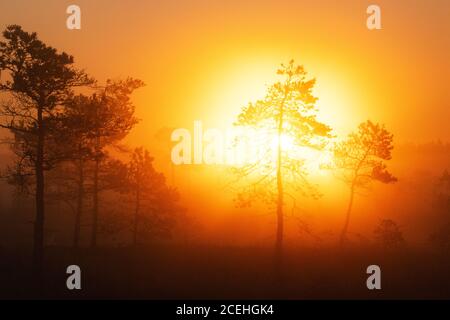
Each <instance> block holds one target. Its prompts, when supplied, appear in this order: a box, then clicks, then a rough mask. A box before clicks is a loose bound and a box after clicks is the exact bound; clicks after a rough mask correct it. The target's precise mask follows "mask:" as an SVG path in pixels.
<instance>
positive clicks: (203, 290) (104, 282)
mask: <svg viewBox="0 0 450 320" xmlns="http://www.w3.org/2000/svg"><path fill="white" fill-rule="evenodd" d="M0 72H1V77H0V99H1V104H0V128H1V129H2V131H3V132H2V134H4V135H2V137H4V139H3V140H2V144H1V145H0V148H1V149H2V150H1V155H5V156H4V157H2V159H1V163H0V164H1V171H0V177H1V179H2V181H1V189H0V190H1V194H2V198H1V200H2V202H3V201H4V199H5V198H9V199H10V201H9V202H10V205H9V206H7V205H5V204H3V203H1V206H0V210H1V212H0V216H2V217H1V220H0V232H1V233H2V234H3V235H9V236H4V239H6V240H4V241H3V242H4V243H2V242H0V270H2V271H1V275H0V278H1V283H2V287H3V288H5V289H1V290H0V297H45V298H54V297H64V298H73V297H75V298H76V297H85V298H99V297H113V298H117V297H122V298H123V297H138V298H330V297H334V298H345V297H352V298H380V297H382V298H407V297H426V298H430V297H431V298H448V297H450V278H449V277H448V275H447V272H446V270H448V267H450V257H449V250H450V174H449V173H448V164H449V159H450V145H449V144H448V143H445V142H444V143H443V142H438V143H434V144H429V145H409V146H408V145H402V146H400V147H399V148H398V149H399V150H398V153H395V152H396V151H397V144H395V141H394V135H393V134H392V133H391V132H390V131H389V129H388V128H386V127H385V126H384V125H383V124H382V122H383V119H377V120H376V121H374V120H373V119H372V120H367V121H364V122H362V123H361V124H360V125H359V126H358V127H357V128H355V129H354V130H349V131H351V133H350V134H349V135H348V136H342V137H340V136H337V135H336V134H335V133H334V131H333V128H332V127H331V126H330V125H328V124H326V123H325V121H322V120H321V119H320V118H319V117H318V108H317V105H316V102H317V100H318V99H320V96H319V97H316V96H315V95H314V86H315V84H316V80H315V79H314V78H312V77H311V78H310V77H309V76H308V74H307V72H306V70H305V68H304V66H302V65H297V64H296V63H295V61H294V60H291V61H289V62H288V63H286V64H281V67H280V68H279V69H278V70H277V71H276V75H277V77H278V79H279V80H278V81H276V82H275V83H273V84H272V85H270V86H268V87H267V90H266V93H265V96H264V97H263V98H261V99H259V100H255V101H250V102H249V104H248V105H247V106H244V107H243V108H242V110H241V112H240V114H238V115H236V121H235V123H234V124H230V125H234V126H238V127H250V128H252V129H255V130H257V131H258V132H265V133H268V135H266V137H269V140H268V141H259V143H261V145H262V147H263V148H265V149H264V152H262V153H261V154H260V155H261V156H260V157H259V158H257V159H255V160H254V161H253V162H251V163H245V164H244V165H236V166H230V167H229V168H226V172H225V173H224V175H225V176H226V179H227V185H228V186H230V187H229V188H226V191H225V192H226V193H229V194H231V195H232V197H234V200H235V201H234V204H235V205H236V207H237V208H238V210H237V213H236V212H234V213H233V215H232V216H231V218H230V219H234V220H231V221H232V222H231V224H230V225H229V226H228V228H230V229H229V232H230V233H231V234H232V236H231V238H233V237H238V233H236V234H235V235H233V232H234V228H236V229H237V228H238V226H239V225H240V224H242V225H245V228H246V230H249V231H248V234H249V237H250V238H251V237H252V235H253V233H252V232H251V231H252V230H251V228H252V224H253V220H250V221H251V222H250V223H247V224H244V222H243V220H245V218H242V221H241V220H240V216H245V215H247V212H246V211H245V210H253V212H257V213H258V214H264V215H265V214H269V215H270V217H271V218H274V220H271V223H265V222H261V221H257V222H255V224H254V226H255V229H258V228H260V225H261V224H262V225H264V227H261V228H262V230H263V231H262V232H263V233H264V235H265V238H266V239H269V240H268V241H265V242H264V243H263V244H262V245H258V246H255V245H246V244H244V243H239V241H238V240H236V241H234V242H227V240H229V239H227V238H224V239H223V240H222V241H221V242H219V243H220V244H219V245H214V244H212V243H210V241H209V240H208V237H207V236H204V235H202V223H203V224H205V225H206V228H207V227H208V226H207V224H208V222H207V221H208V220H207V217H202V214H207V213H208V211H210V210H214V208H211V207H208V206H207V205H206V203H207V201H210V200H211V201H214V199H213V198H214V194H213V193H212V191H211V196H210V198H211V199H206V198H207V195H208V192H209V190H208V187H205V190H203V192H204V195H205V198H204V199H196V200H195V201H196V204H197V206H203V203H205V205H204V206H205V208H206V209H205V211H204V212H202V214H199V213H197V212H192V211H195V207H194V208H192V206H191V204H192V203H193V201H194V200H193V199H187V200H186V199H184V198H183V188H178V187H177V184H178V183H179V180H178V179H180V180H181V179H182V178H178V177H177V176H176V170H177V169H178V168H174V165H173V163H170V164H169V165H170V168H171V172H170V173H169V174H167V173H165V172H163V171H162V170H161V171H160V170H158V169H157V166H156V165H155V158H156V157H161V158H163V157H168V155H169V154H170V147H171V146H172V144H171V142H170V133H171V131H172V130H171V129H169V128H167V127H166V128H161V129H159V130H156V129H158V128H155V131H158V132H157V134H156V136H155V137H154V138H156V139H157V140H159V141H160V142H161V144H162V145H163V148H164V150H165V151H164V153H163V154H161V153H158V152H155V153H154V152H153V151H152V150H149V149H148V148H146V147H145V141H143V142H142V144H141V145H138V146H131V145H129V144H126V143H124V141H125V140H126V138H127V136H128V135H129V134H130V132H132V130H133V129H134V128H135V126H137V125H138V124H139V121H140V119H138V117H137V116H136V114H135V108H136V106H135V105H134V102H133V94H135V92H138V91H139V90H141V89H142V88H144V87H145V85H146V84H144V82H143V81H141V80H139V79H135V78H132V77H125V78H123V79H119V80H118V79H115V78H114V75H111V80H107V81H106V82H105V83H99V82H98V81H97V80H95V78H94V77H93V76H92V75H89V74H88V73H87V72H86V71H85V70H84V69H82V68H79V67H78V66H76V65H75V59H74V57H73V56H71V55H69V54H67V53H65V52H60V51H58V50H57V49H55V48H53V47H51V46H49V45H47V44H46V43H44V42H43V41H41V40H40V39H39V38H38V35H37V34H36V33H29V32H27V31H25V30H23V29H22V27H21V26H18V25H10V26H8V27H7V28H6V29H5V30H4V31H3V39H2V41H0ZM112 79H115V80H112ZM156 107H157V106H155V108H156ZM367 118H370V115H367ZM378 121H380V122H378ZM394 145H395V146H396V148H395V149H394ZM304 149H312V150H314V152H319V153H320V152H323V153H326V154H328V155H329V158H328V161H326V162H324V163H323V164H322V166H321V168H320V170H323V171H325V172H329V173H331V174H332V176H333V177H334V178H335V179H336V180H338V181H341V182H342V183H337V184H333V188H334V186H338V187H339V188H340V189H339V190H342V191H343V192H342V195H346V197H347V198H346V199H345V200H344V202H345V203H346V204H347V208H346V210H344V209H342V208H343V207H342V206H334V205H333V206H332V207H333V208H332V209H333V211H334V212H335V214H336V216H338V217H339V218H338V222H337V223H333V224H329V225H328V224H327V222H326V221H325V222H324V223H322V225H321V227H322V231H320V230H319V228H316V227H315V225H314V223H313V222H311V220H310V219H308V218H307V216H305V214H304V212H305V211H308V212H311V214H312V215H316V216H321V215H324V212H325V211H326V210H322V209H321V208H320V205H319V203H321V201H322V199H323V195H324V194H326V193H327V192H330V190H329V188H321V185H320V183H316V182H315V180H314V178H313V177H312V174H311V172H310V169H309V167H308V165H307V162H308V161H310V159H308V158H307V157H306V156H304V155H305V154H306V153H303V151H302V150H304ZM433 150H434V151H433ZM423 154H426V155H427V156H428V157H430V158H431V159H432V161H433V162H434V163H436V168H437V169H438V174H429V173H428V172H420V171H416V172H415V173H414V174H413V175H409V176H408V175H406V174H404V172H405V169H404V167H406V166H407V165H409V164H408V162H412V161H413V160H411V159H413V158H414V157H420V156H421V155H423ZM397 156H398V158H399V160H397V161H398V162H397V163H395V162H394V161H395V160H396V157H397ZM414 162H415V163H418V164H419V165H422V163H421V162H423V166H424V167H425V169H426V168H427V167H426V166H428V164H429V163H430V160H429V159H425V160H423V159H421V160H417V161H416V160H414ZM438 162H439V163H438ZM391 163H392V165H391ZM403 164H404V165H403ZM388 166H389V170H388ZM189 170H198V171H202V172H206V175H208V171H207V170H209V169H208V168H205V167H204V166H203V165H202V166H192V169H189ZM205 170H206V171H205ZM166 175H167V177H166ZM169 175H170V177H169ZM414 175H415V176H414ZM180 177H183V176H182V175H180ZM194 179H195V178H194ZM402 179H403V181H402ZM375 182H379V183H378V185H377V188H376V190H372V188H373V185H375ZM333 183H334V182H333ZM398 185H400V187H399V186H398ZM404 188H409V189H408V190H405V189H404ZM372 192H373V193H376V194H377V195H378V196H379V199H380V198H381V199H383V201H384V202H385V204H386V205H392V207H390V208H389V212H393V211H396V210H404V211H405V212H410V211H411V212H413V211H412V210H415V209H417V211H421V212H414V217H415V218H414V219H416V220H417V219H418V218H417V217H422V216H427V217H428V218H427V219H426V220H427V224H428V225H427V228H428V233H426V234H423V235H422V236H419V238H420V237H422V238H425V239H426V241H425V242H422V243H420V244H418V242H417V241H409V240H408V237H407V236H406V233H404V229H405V228H406V229H407V228H408V226H406V227H405V226H403V225H402V223H399V222H398V221H396V220H395V219H394V218H392V217H390V216H389V215H386V214H383V212H382V210H383V206H382V204H380V206H379V207H378V206H377V207H376V208H378V209H374V210H379V211H380V212H378V213H379V214H377V215H376V221H378V222H375V223H373V222H372V223H371V224H370V226H369V227H368V228H365V229H364V228H363V231H362V232H361V231H355V232H353V231H352V230H353V226H352V224H351V223H350V222H351V217H352V218H353V216H354V215H364V214H366V212H365V211H370V210H369V209H368V208H370V207H374V206H373V205H372V206H371V205H370V204H368V203H367V201H366V200H364V196H365V195H367V194H369V193H372ZM5 195H6V196H5ZM418 199H423V201H420V200H418ZM216 200H217V204H216V206H220V202H219V200H218V199H216ZM359 201H364V203H363V204H362V205H358V202H359ZM415 201H418V202H420V207H416V206H415V204H416V202H415ZM311 203H312V204H311ZM424 203H426V204H424ZM304 207H308V209H307V210H305V209H304ZM414 208H415V209H414ZM67 213H68V214H67ZM19 216H20V217H28V218H29V219H30V220H31V221H28V222H31V224H30V223H24V222H23V221H21V222H19V223H17V219H18V218H17V217H19ZM203 218H204V219H206V220H203ZM255 219H257V218H255ZM414 219H412V220H414ZM49 220H50V221H51V225H52V227H49V222H48V221H49ZM419 220H420V219H419ZM15 221H16V222H15ZM205 221H206V222H205ZM264 221H266V220H264ZM416 223H417V224H420V222H417V221H416ZM18 225H20V227H17V226H18ZM256 226H258V227H256ZM287 226H289V228H287ZM292 226H294V228H295V230H296V231H295V232H292V230H293V228H292ZM224 228H225V227H224ZM55 229H56V230H57V231H56V230H55ZM355 229H357V230H358V228H355ZM323 230H327V231H323ZM330 230H331V231H330ZM58 232H59V233H62V234H64V235H65V237H64V238H65V240H64V241H61V242H59V241H58V238H57V237H54V236H53V235H54V234H55V233H58ZM422 233H424V232H422ZM293 234H295V236H297V238H296V239H297V240H295V241H292V237H293ZM418 234H420V231H417V232H416V231H414V236H415V237H417V235H418ZM30 235H31V237H30ZM27 237H28V239H31V241H24V239H25V238H27ZM0 239H2V238H0ZM59 239H61V237H60V238H59ZM324 239H325V240H324ZM234 240H235V239H234ZM236 243H237V244H236ZM293 243H294V244H297V243H298V244H299V246H297V245H293ZM233 244H234V245H233ZM374 261H375V262H376V264H379V265H381V266H382V268H383V269H384V270H386V275H385V278H384V279H386V280H383V281H386V283H391V285H390V286H389V285H388V284H386V286H387V289H386V290H385V291H384V292H383V295H382V294H380V293H375V292H369V291H367V289H366V287H365V277H366V273H365V269H366V267H367V266H368V265H370V264H373V262H374ZM414 261H428V262H427V263H424V264H420V265H417V264H414V266H412V263H413V262H414ZM70 264H77V265H80V266H81V268H82V269H83V272H84V273H85V274H86V280H83V281H85V283H86V289H85V290H83V292H81V293H78V295H77V293H71V292H67V291H66V290H65V288H64V286H65V280H64V277H65V276H66V274H65V267H67V266H68V265H70ZM405 272H406V274H407V276H405ZM433 273H434V276H433ZM412 278H413V279H414V281H412V280H410V279H412ZM24 287H25V289H24Z"/></svg>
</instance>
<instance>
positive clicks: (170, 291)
mask: <svg viewBox="0 0 450 320" xmlns="http://www.w3.org/2000/svg"><path fill="white" fill-rule="evenodd" d="M272 253H273V252H272V250H271V249H261V248H259V249H255V248H230V247H191V248H186V247H175V246H148V247H141V248H136V249H131V248H114V249H113V248H111V249H105V248H100V249H96V250H92V249H80V250H73V249H69V248H62V247H53V248H48V249H47V251H46V261H45V274H44V280H43V282H42V283H43V285H42V288H41V289H39V288H38V281H36V280H35V279H33V277H32V276H31V269H30V266H29V264H30V258H29V256H27V255H24V254H19V253H17V252H11V251H7V250H5V249H0V281H1V282H0V298H1V299H11V298H21V299H22V298H25V299H28V298H45V299H47V298H48V299H53V298H63V299H67V298H69V299H71V298H74V299H78V298H87V299H106V298H114V299H116V298H120V299H136V298H138V299H350V298H351V299H450V274H449V273H450V255H448V254H447V255H443V254H438V253H426V252H419V251H411V250H406V249H405V250H400V251H395V252H386V251H382V250H375V249H366V250H362V249H353V250H346V251H341V250H337V249H336V250H332V249H301V250H300V249H295V250H294V249H290V250H286V254H285V260H284V272H283V275H282V277H281V278H279V277H275V276H274V274H273V272H272V270H273V264H272ZM71 264H76V265H79V266H80V267H81V270H82V290H73V291H69V290H68V289H67V288H66V279H67V277H68V275H67V274H66V268H67V266H68V265H71ZM371 264H377V265H379V266H380V267H381V274H382V277H381V279H382V280H381V286H382V290H373V291H370V290H368V289H367V288H366V279H367V277H368V276H369V275H367V274H366V268H367V266H369V265H371Z"/></svg>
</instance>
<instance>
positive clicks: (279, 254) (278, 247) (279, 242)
mask: <svg viewBox="0 0 450 320" xmlns="http://www.w3.org/2000/svg"><path fill="white" fill-rule="evenodd" d="M283 105H284V101H283V103H282V104H281V105H280V114H279V120H278V132H277V134H278V137H277V138H278V145H277V194H278V198H277V235H276V242H275V268H276V271H277V272H280V270H281V265H282V259H283V228H284V216H283V175H282V172H281V167H282V146H281V138H282V133H283Z"/></svg>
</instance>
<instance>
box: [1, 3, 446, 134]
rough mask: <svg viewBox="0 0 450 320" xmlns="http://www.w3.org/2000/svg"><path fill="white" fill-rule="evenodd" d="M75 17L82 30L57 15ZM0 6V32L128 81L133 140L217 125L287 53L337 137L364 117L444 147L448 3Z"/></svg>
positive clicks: (266, 80) (259, 90) (260, 87)
mask: <svg viewBox="0 0 450 320" xmlns="http://www.w3.org/2000/svg"><path fill="white" fill-rule="evenodd" d="M73 3H76V4H78V5H79V6H80V7H81V10H82V30H80V31H69V30H67V29H66V27H65V19H66V17H67V15H66V14H65V9H66V7H67V6H68V5H69V4H73ZM371 3H372V2H368V1H324V0H321V1H267V0H258V1H253V0H251V1H248V0H247V1H237V0H231V1H230V0H227V1H209V0H203V1H198V0H194V1H192V0H191V1H180V0H176V1H140V0H131V1H118V0H108V1H103V0H96V1H81V0H80V1H75V2H74V1H59V0H53V1H49V0H46V1H44V0H43V1H33V2H31V1H22V0H18V1H2V2H1V4H0V21H1V27H2V28H4V27H5V26H6V25H7V24H11V23H16V24H20V25H22V26H23V27H24V28H25V30H29V31H37V32H38V33H39V36H40V37H41V39H43V40H44V41H46V42H47V43H49V44H51V45H53V46H55V47H57V48H58V49H63V50H66V51H67V52H69V53H71V54H73V55H74V56H75V58H76V63H77V64H78V66H80V67H83V68H85V69H86V70H87V71H88V72H89V73H90V74H92V75H93V76H95V77H96V78H98V79H99V80H104V79H105V78H107V77H113V78H115V77H125V76H128V75H130V76H134V77H138V78H141V79H142V80H144V81H145V82H146V83H147V87H146V88H144V89H141V90H139V92H138V93H137V94H136V95H135V101H136V105H137V113H138V116H139V117H140V118H142V119H143V121H142V122H141V124H140V125H139V126H138V127H137V128H136V130H134V132H133V133H132V134H131V136H130V139H131V141H132V142H137V141H147V142H151V141H150V140H151V139H153V135H154V133H155V132H156V131H157V130H158V129H159V128H160V127H162V126H184V127H188V128H190V127H192V121H193V120H195V119H199V120H202V121H203V122H204V123H205V125H206V126H219V127H223V126H225V123H228V122H231V121H233V120H234V119H235V116H236V114H237V113H238V112H239V110H240V108H241V107H242V106H243V105H245V104H246V103H247V102H248V101H249V100H254V99H255V98H256V97H258V96H260V95H262V94H263V93H264V89H265V85H267V84H270V82H271V81H272V80H273V79H274V71H275V70H276V68H277V66H278V65H279V63H281V62H286V61H288V60H289V59H290V58H294V59H296V61H297V62H299V63H301V64H303V65H304V66H305V68H306V70H307V71H308V72H309V74H310V75H311V76H313V77H316V78H317V87H316V91H315V93H316V95H317V96H318V97H319V103H318V107H319V108H320V110H321V111H320V117H321V118H322V119H323V120H324V121H325V122H328V123H329V124H330V125H332V126H333V127H334V128H335V130H336V133H337V134H346V133H347V132H349V131H350V130H352V129H353V128H354V127H355V126H356V125H357V123H359V122H361V121H363V120H365V119H366V118H371V119H373V120H375V121H380V122H384V123H386V124H387V126H388V128H390V129H391V130H392V131H393V132H394V134H395V136H396V138H397V139H398V140H397V141H426V140H430V139H437V138H441V139H443V140H449V138H450V126H448V123H447V122H448V119H450V94H449V90H448V89H449V85H448V78H449V76H450V62H449V60H448V54H449V52H450V26H449V20H448V17H449V12H450V2H448V1H445V0H443V1H432V2H429V1H376V3H377V4H379V5H380V6H381V9H382V27H383V30H380V31H369V30H368V29H367V28H366V25H365V21H366V20H365V19H366V13H365V10H366V8H367V6H368V5H369V4H371Z"/></svg>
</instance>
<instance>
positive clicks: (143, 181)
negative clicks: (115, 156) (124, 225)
mask: <svg viewBox="0 0 450 320" xmlns="http://www.w3.org/2000/svg"><path fill="white" fill-rule="evenodd" d="M126 187H127V188H126V192H127V193H129V194H131V195H132V197H133V198H134V216H133V224H132V225H133V227H132V233H133V245H134V246H136V245H137V244H138V235H139V227H141V228H145V229H147V230H148V229H153V230H159V231H168V228H169V227H170V226H171V225H172V224H173V221H174V214H176V213H178V212H180V211H182V210H181V208H180V207H178V205H177V201H178V193H177V192H176V191H175V189H173V188H170V187H168V186H167V184H166V179H165V177H164V175H163V174H162V173H159V172H157V171H156V170H155V168H154V167H153V157H151V156H150V153H149V152H148V151H147V150H145V149H144V148H142V147H140V148H136V149H135V150H134V151H133V154H132V156H131V160H130V162H129V164H128V184H127V185H126Z"/></svg>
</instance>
